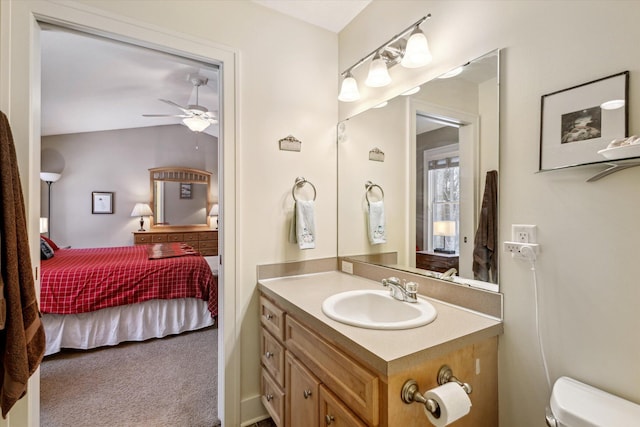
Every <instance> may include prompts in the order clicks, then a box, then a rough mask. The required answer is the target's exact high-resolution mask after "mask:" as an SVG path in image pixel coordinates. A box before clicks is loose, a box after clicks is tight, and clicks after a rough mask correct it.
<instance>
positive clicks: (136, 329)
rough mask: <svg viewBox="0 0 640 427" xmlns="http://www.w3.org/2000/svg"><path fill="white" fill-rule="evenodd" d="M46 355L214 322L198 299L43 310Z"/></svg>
mask: <svg viewBox="0 0 640 427" xmlns="http://www.w3.org/2000/svg"><path fill="white" fill-rule="evenodd" d="M42 323H43V324H44V331H45V335H46V339H47V346H46V350H45V356H48V355H50V354H54V353H57V352H59V351H60V350H61V349H62V348H72V349H80V350H87V349H90V348H96V347H102V346H106V345H116V344H119V343H121V342H125V341H144V340H147V339H150V338H162V337H166V336H168V335H174V334H180V333H182V332H186V331H193V330H196V329H201V328H205V327H207V326H211V325H213V324H214V323H215V319H213V318H212V317H211V313H210V312H209V310H208V309H207V302H206V301H203V300H200V299H197V298H180V299H173V300H151V301H145V302H143V303H140V304H131V305H125V306H120V307H111V308H105V309H102V310H98V311H94V312H91V313H81V314H50V313H43V315H42Z"/></svg>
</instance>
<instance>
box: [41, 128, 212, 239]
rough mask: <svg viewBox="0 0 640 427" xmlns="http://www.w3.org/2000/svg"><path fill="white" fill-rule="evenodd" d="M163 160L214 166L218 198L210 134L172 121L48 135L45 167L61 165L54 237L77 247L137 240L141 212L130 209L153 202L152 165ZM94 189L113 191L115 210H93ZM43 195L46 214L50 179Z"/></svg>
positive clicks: (164, 163)
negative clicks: (129, 127) (150, 180)
mask: <svg viewBox="0 0 640 427" xmlns="http://www.w3.org/2000/svg"><path fill="white" fill-rule="evenodd" d="M164 166H179V167H189V168H196V169H202V170H206V171H209V172H212V173H213V175H212V183H211V189H212V191H211V194H212V197H213V199H214V200H217V198H218V174H217V172H218V171H217V168H218V143H217V139H216V138H215V137H213V136H211V135H207V134H205V133H201V134H195V133H193V132H191V131H190V130H189V129H188V128H187V127H185V126H182V125H171V126H153V127H145V128H137V129H122V130H115V131H103V132H84V133H76V134H69V135H53V136H46V137H43V138H42V169H43V170H46V171H56V172H58V171H62V178H60V180H59V181H58V182H56V183H54V184H52V187H51V199H52V203H51V217H52V231H53V233H52V235H51V238H52V239H53V240H54V241H55V242H56V244H58V245H59V246H62V245H70V246H72V247H74V248H88V247H109V246H127V245H132V244H133V234H131V233H132V232H133V231H137V230H138V229H139V228H140V217H134V218H132V217H131V210H132V209H133V206H134V205H135V204H136V203H139V202H145V203H149V200H150V194H149V193H150V183H149V169H150V168H156V167H164ZM93 191H109V192H113V193H114V197H113V202H114V212H113V214H92V213H91V193H92V192H93ZM175 197H176V198H177V195H176V196H175ZM205 199H206V196H203V198H202V200H205ZM41 200H42V202H41V207H42V216H45V217H46V216H47V185H46V184H45V183H42V190H41ZM174 202H175V203H174V204H176V205H179V204H181V202H184V200H179V199H178V200H175V201H174ZM203 209H204V206H203ZM145 229H146V230H148V229H149V219H148V218H145Z"/></svg>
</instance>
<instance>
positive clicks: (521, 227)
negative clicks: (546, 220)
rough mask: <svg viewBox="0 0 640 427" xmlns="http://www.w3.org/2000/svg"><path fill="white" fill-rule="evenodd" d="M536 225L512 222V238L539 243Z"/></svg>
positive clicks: (519, 241) (517, 240)
mask: <svg viewBox="0 0 640 427" xmlns="http://www.w3.org/2000/svg"><path fill="white" fill-rule="evenodd" d="M536 228H537V227H536V226H535V225H525V224H512V225H511V240H512V241H513V242H518V243H538V236H537V230H536Z"/></svg>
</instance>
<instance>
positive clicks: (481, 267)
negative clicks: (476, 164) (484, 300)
mask: <svg viewBox="0 0 640 427" xmlns="http://www.w3.org/2000/svg"><path fill="white" fill-rule="evenodd" d="M497 219H498V172H497V171H488V172H487V176H486V180H485V184H484V196H483V198H482V209H481V211H480V220H479V221H478V229H477V231H476V236H475V239H474V248H473V276H474V278H475V279H476V280H483V281H485V282H491V283H498V254H497V253H496V252H497V244H498V220H497Z"/></svg>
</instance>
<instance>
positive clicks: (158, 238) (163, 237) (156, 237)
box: [151, 234, 167, 243]
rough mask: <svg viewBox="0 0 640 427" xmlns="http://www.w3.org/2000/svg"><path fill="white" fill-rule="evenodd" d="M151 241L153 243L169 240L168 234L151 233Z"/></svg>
mask: <svg viewBox="0 0 640 427" xmlns="http://www.w3.org/2000/svg"><path fill="white" fill-rule="evenodd" d="M151 241H152V242H153V243H164V242H166V241H167V235H166V234H152V235H151Z"/></svg>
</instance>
